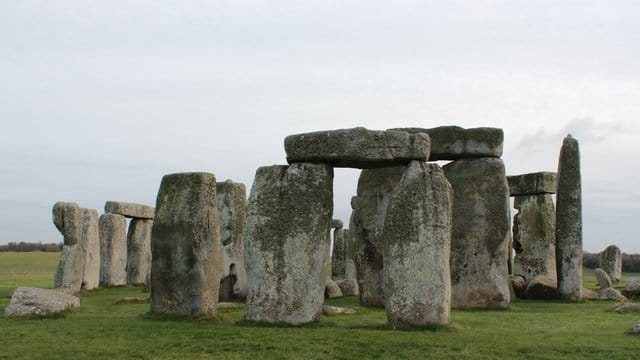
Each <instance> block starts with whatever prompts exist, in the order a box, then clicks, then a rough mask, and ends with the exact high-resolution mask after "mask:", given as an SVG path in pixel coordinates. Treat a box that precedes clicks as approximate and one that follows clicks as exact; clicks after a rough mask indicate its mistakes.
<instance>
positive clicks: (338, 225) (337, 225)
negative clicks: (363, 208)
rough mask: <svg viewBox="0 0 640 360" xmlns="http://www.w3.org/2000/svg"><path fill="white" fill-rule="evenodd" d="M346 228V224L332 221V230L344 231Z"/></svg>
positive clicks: (337, 220)
mask: <svg viewBox="0 0 640 360" xmlns="http://www.w3.org/2000/svg"><path fill="white" fill-rule="evenodd" d="M343 227H344V223H343V222H342V220H340V219H333V220H331V228H332V229H342V228H343Z"/></svg>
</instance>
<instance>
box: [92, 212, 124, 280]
mask: <svg viewBox="0 0 640 360" xmlns="http://www.w3.org/2000/svg"><path fill="white" fill-rule="evenodd" d="M99 225H100V286H118V285H125V284H126V283H127V219H126V218H125V217H124V216H122V215H118V214H102V215H101V216H100V221H99Z"/></svg>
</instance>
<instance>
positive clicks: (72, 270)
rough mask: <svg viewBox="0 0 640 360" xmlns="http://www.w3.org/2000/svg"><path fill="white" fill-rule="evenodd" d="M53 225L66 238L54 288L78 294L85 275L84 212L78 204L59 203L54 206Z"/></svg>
mask: <svg viewBox="0 0 640 360" xmlns="http://www.w3.org/2000/svg"><path fill="white" fill-rule="evenodd" d="M52 211H53V223H54V225H55V226H56V228H57V229H58V231H60V233H61V234H62V236H63V238H64V245H63V246H62V254H61V255H60V262H59V263H58V268H57V270H56V274H55V279H54V288H56V289H62V290H65V291H69V292H78V291H80V288H81V287H82V278H83V275H84V262H85V260H84V253H83V251H82V241H81V238H82V233H83V218H84V211H83V210H82V209H81V208H80V207H79V206H78V204H76V203H72V202H57V203H55V204H54V205H53V209H52Z"/></svg>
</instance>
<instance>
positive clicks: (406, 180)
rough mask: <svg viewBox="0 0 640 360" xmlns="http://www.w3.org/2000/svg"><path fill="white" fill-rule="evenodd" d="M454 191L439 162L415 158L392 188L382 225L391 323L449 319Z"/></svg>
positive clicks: (429, 322)
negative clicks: (427, 161) (428, 161)
mask: <svg viewBox="0 0 640 360" xmlns="http://www.w3.org/2000/svg"><path fill="white" fill-rule="evenodd" d="M452 206H453V194H452V189H451V185H449V182H448V181H447V179H446V178H445V176H444V173H443V172H442V169H441V168H440V166H438V165H436V164H427V163H423V162H418V161H412V162H410V163H409V165H407V168H406V169H405V171H404V174H403V175H402V178H401V179H400V181H399V182H398V184H397V185H396V187H395V188H394V190H393V191H392V193H391V195H390V199H389V205H388V207H387V215H386V217H385V222H384V230H383V261H384V267H383V274H384V295H385V304H386V310H387V321H388V322H389V324H390V325H393V326H396V325H411V326H424V325H445V324H448V323H449V312H450V308H451V275H450V272H449V255H450V250H451V222H452V220H451V217H452Z"/></svg>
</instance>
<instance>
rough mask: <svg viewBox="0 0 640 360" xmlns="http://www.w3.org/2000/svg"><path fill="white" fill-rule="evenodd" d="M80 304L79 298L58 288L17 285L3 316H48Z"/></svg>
mask: <svg viewBox="0 0 640 360" xmlns="http://www.w3.org/2000/svg"><path fill="white" fill-rule="evenodd" d="M78 306H80V298H78V297H77V296H74V295H71V294H67V293H65V292H63V291H58V290H46V289H38V288H32V287H19V288H17V289H15V290H14V291H13V295H11V302H10V303H9V306H7V307H6V308H5V309H4V315H5V316H27V315H39V316H48V315H54V314H57V313H60V312H62V311H64V310H67V309H70V308H75V307H78Z"/></svg>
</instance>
